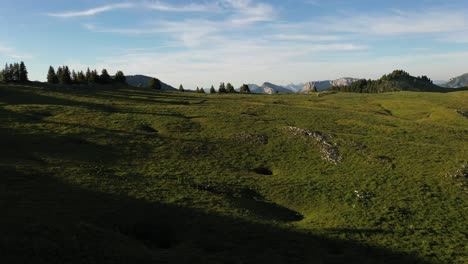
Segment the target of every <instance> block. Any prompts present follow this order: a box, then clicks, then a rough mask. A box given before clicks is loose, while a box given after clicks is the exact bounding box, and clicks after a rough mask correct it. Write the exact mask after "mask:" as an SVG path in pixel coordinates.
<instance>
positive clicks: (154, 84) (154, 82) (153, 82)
mask: <svg viewBox="0 0 468 264" xmlns="http://www.w3.org/2000/svg"><path fill="white" fill-rule="evenodd" d="M148 87H149V88H151V89H155V90H161V81H159V80H158V79H156V78H152V79H150V80H149V82H148Z"/></svg>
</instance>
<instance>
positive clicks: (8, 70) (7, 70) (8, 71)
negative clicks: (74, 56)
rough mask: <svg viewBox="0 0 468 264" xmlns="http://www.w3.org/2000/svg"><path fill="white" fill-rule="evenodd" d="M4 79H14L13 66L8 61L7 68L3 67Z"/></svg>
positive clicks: (8, 80) (6, 80) (7, 80)
mask: <svg viewBox="0 0 468 264" xmlns="http://www.w3.org/2000/svg"><path fill="white" fill-rule="evenodd" d="M3 81H4V82H11V81H12V76H11V68H10V66H9V65H8V63H6V64H5V69H3Z"/></svg>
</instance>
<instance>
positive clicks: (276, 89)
mask: <svg viewBox="0 0 468 264" xmlns="http://www.w3.org/2000/svg"><path fill="white" fill-rule="evenodd" d="M248 86H249V89H250V92H252V93H259V94H275V93H293V91H291V90H289V89H287V88H285V87H283V86H279V85H276V84H272V83H269V82H265V83H263V84H262V86H258V85H256V84H249V85H248Z"/></svg>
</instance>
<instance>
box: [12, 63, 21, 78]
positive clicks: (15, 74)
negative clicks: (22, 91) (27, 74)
mask: <svg viewBox="0 0 468 264" xmlns="http://www.w3.org/2000/svg"><path fill="white" fill-rule="evenodd" d="M10 72H11V73H10V74H11V81H14V82H17V81H19V73H20V72H19V64H18V63H14V64H10Z"/></svg>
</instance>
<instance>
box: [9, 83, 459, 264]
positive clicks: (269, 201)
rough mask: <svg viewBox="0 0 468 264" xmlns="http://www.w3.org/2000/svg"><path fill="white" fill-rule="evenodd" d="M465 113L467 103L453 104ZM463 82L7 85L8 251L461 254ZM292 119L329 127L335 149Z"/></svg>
mask: <svg viewBox="0 0 468 264" xmlns="http://www.w3.org/2000/svg"><path fill="white" fill-rule="evenodd" d="M457 111H458V112H457ZM463 111H465V113H466V112H467V111H468V91H462V92H454V93H446V94H440V93H416V92H398V93H386V94H355V93H335V94H328V95H324V96H317V95H316V94H311V95H296V94H291V95H271V96H266V95H241V94H221V95H220V94H213V95H211V94H206V95H205V94H195V93H179V92H156V91H153V90H148V89H144V88H133V87H128V86H112V85H108V86H102V87H99V88H92V87H86V88H68V89H60V88H47V87H42V88H40V87H33V86H27V85H24V86H23V85H5V84H3V85H0V172H1V176H0V210H1V212H2V213H1V217H0V234H1V236H0V256H2V258H3V259H4V261H5V262H3V263H233V264H234V263H235V264H237V263H466V262H467V261H468V256H467V248H466V245H467V244H468V240H467V231H468V230H467V226H468V222H467V217H468V211H467V208H468V195H467V194H468V189H467V178H466V175H467V173H468V169H467V168H466V167H464V166H468V118H467V117H466V116H464V115H463V114H461V113H463ZM288 127H297V128H302V129H307V130H311V131H319V132H321V133H322V134H323V135H324V136H325V137H326V138H327V140H328V141H329V142H331V143H332V144H333V146H335V147H336V149H337V150H338V151H339V154H340V156H341V157H342V161H341V162H339V163H337V164H334V163H332V162H328V161H326V160H324V159H323V157H322V156H323V153H321V146H320V143H319V142H318V141H316V140H314V139H313V138H311V137H309V136H306V135H298V134H293V133H291V132H290V131H289V130H288V129H286V128H288Z"/></svg>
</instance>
